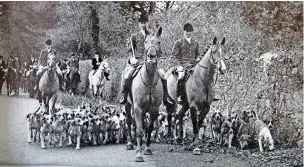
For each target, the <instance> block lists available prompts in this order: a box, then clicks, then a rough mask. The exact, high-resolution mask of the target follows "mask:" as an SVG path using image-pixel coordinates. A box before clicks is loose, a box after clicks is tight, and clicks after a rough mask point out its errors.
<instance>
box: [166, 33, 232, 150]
mask: <svg viewBox="0 0 304 167" xmlns="http://www.w3.org/2000/svg"><path fill="white" fill-rule="evenodd" d="M224 44H225V38H223V39H222V41H221V42H220V44H219V43H218V42H217V38H216V37H215V38H214V39H213V42H212V45H211V46H210V48H209V49H208V51H207V52H206V54H205V55H204V56H203V57H202V58H201V60H200V61H199V62H198V63H197V64H196V65H195V67H194V72H193V74H192V75H190V77H189V78H188V80H187V81H186V94H187V100H188V104H189V107H188V108H184V107H182V111H181V113H185V112H186V111H187V110H188V109H190V114H191V120H192V124H193V133H194V138H193V143H192V144H193V146H194V147H195V148H194V150H193V154H194V155H199V154H201V149H199V148H198V146H197V143H198V140H199V136H198V133H199V128H200V127H201V125H202V123H203V120H204V119H205V117H206V115H207V114H208V112H209V110H210V105H211V103H212V102H213V101H214V96H215V93H214V90H213V86H214V85H215V82H216V81H215V80H214V78H215V77H217V73H218V72H219V73H220V74H223V73H224V72H225V70H226V65H225V63H224V61H223V59H222V48H221V46H222V45H224ZM174 68H175V67H172V68H171V69H169V70H168V71H167V73H166V76H167V84H168V93H169V95H170V97H171V98H172V99H174V100H175V102H176V101H177V100H176V99H177V94H176V92H177V79H178V78H179V75H180V74H179V73H176V72H175V70H173V69H174ZM215 68H216V69H217V71H216V70H215ZM166 110H167V112H168V117H167V120H168V124H169V126H168V133H169V134H171V133H172V131H171V125H172V115H173V114H176V113H177V112H176V110H177V103H175V104H173V105H172V104H168V105H166ZM181 115H182V114H181ZM176 117H177V119H178V121H179V129H181V128H182V117H181V116H179V117H178V115H176ZM175 120H176V119H175Z"/></svg>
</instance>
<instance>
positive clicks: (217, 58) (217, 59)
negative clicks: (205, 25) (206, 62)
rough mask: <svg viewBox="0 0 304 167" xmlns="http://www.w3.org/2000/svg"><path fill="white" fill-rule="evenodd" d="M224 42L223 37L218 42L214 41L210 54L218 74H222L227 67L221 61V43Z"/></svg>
mask: <svg viewBox="0 0 304 167" xmlns="http://www.w3.org/2000/svg"><path fill="white" fill-rule="evenodd" d="M215 41H216V39H215ZM224 44H225V37H224V38H223V39H222V41H221V42H220V44H218V43H216V44H213V46H212V56H213V58H212V59H213V63H216V66H217V70H218V71H219V72H220V74H224V73H225V71H226V70H227V67H226V65H225V63H224V61H223V55H222V54H223V51H222V47H221V46H222V45H224Z"/></svg>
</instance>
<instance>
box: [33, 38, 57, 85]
mask: <svg viewBox="0 0 304 167" xmlns="http://www.w3.org/2000/svg"><path fill="white" fill-rule="evenodd" d="M45 44H46V48H45V49H43V50H42V51H41V53H40V56H39V59H38V65H39V70H38V71H37V78H36V85H35V88H34V89H35V90H37V89H38V87H39V86H38V85H39V81H40V78H41V77H42V75H43V73H44V71H45V70H46V69H47V68H48V67H47V66H48V65H47V58H48V54H49V53H53V54H55V55H56V54H57V51H56V50H55V49H53V48H52V44H53V42H52V40H50V39H48V40H46V42H45ZM56 64H57V63H56ZM56 72H57V75H58V79H59V82H60V83H62V76H61V71H60V69H59V68H57V69H56ZM60 85H62V84H60Z"/></svg>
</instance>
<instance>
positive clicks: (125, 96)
mask: <svg viewBox="0 0 304 167" xmlns="http://www.w3.org/2000/svg"><path fill="white" fill-rule="evenodd" d="M124 80H125V81H124V83H123V86H122V92H121V93H122V97H121V99H120V100H119V103H120V104H125V103H126V102H127V99H128V93H129V92H130V87H131V79H124Z"/></svg>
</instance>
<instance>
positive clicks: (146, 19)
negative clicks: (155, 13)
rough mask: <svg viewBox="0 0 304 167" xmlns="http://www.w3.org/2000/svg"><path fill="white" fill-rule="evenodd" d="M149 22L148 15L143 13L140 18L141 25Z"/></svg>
mask: <svg viewBox="0 0 304 167" xmlns="http://www.w3.org/2000/svg"><path fill="white" fill-rule="evenodd" d="M148 21H149V17H148V15H147V14H146V13H142V14H141V15H140V16H139V18H138V22H140V23H147V22H148Z"/></svg>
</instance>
